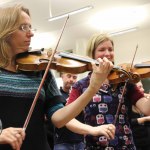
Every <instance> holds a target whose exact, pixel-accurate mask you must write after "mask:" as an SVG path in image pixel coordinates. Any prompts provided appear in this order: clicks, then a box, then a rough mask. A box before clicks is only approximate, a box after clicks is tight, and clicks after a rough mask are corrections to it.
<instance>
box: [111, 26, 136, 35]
mask: <svg viewBox="0 0 150 150" xmlns="http://www.w3.org/2000/svg"><path fill="white" fill-rule="evenodd" d="M135 30H137V27H133V28H128V29H124V30H120V31H116V32H111V33H109V35H111V36H114V35H120V34H124V33H127V32H131V31H135Z"/></svg>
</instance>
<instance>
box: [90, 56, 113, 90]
mask: <svg viewBox="0 0 150 150" xmlns="http://www.w3.org/2000/svg"><path fill="white" fill-rule="evenodd" d="M97 61H98V62H99V65H98V66H97V65H96V64H92V66H93V73H92V75H91V79H90V87H91V88H92V89H95V90H98V89H99V88H100V86H101V84H102V83H103V82H104V81H105V80H106V78H107V76H108V74H109V73H110V71H111V70H112V68H113V63H112V62H111V61H109V60H108V59H107V58H106V57H104V58H103V59H101V58H99V59H98V60H97Z"/></svg>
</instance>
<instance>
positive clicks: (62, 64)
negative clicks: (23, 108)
mask: <svg viewBox="0 0 150 150" xmlns="http://www.w3.org/2000/svg"><path fill="white" fill-rule="evenodd" d="M50 57H51V51H48V52H45V51H43V49H41V50H37V51H31V52H25V53H21V54H19V55H18V56H17V59H16V64H17V69H19V70H22V71H41V70H45V68H46V66H47V63H48V61H49V58H50ZM91 62H95V63H96V64H98V62H97V61H96V60H94V59H91V58H89V57H84V56H80V55H76V54H73V53H67V52H57V53H56V54H55V55H54V59H53V61H52V63H51V65H50V69H54V70H57V71H59V72H68V73H75V74H79V73H83V72H86V71H92V65H91ZM129 66H130V64H121V65H118V66H115V67H114V68H113V69H112V71H111V72H110V74H109V75H108V80H109V82H110V83H111V84H117V83H120V82H124V81H125V80H126V79H128V80H129V82H134V83H137V82H138V81H139V80H140V79H141V77H142V78H145V77H150V69H147V68H146V71H147V72H146V75H145V73H144V74H143V72H144V70H145V68H144V69H143V68H140V69H139V68H132V69H130V67H129Z"/></svg>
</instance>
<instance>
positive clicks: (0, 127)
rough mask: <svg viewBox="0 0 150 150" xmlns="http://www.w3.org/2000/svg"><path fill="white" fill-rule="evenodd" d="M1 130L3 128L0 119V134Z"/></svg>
mask: <svg viewBox="0 0 150 150" xmlns="http://www.w3.org/2000/svg"><path fill="white" fill-rule="evenodd" d="M2 130H3V126H2V121H1V120H0V135H1V133H2Z"/></svg>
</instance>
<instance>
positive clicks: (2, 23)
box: [0, 4, 30, 68]
mask: <svg viewBox="0 0 150 150" xmlns="http://www.w3.org/2000/svg"><path fill="white" fill-rule="evenodd" d="M22 11H24V12H25V13H27V14H28V15H29V16H30V13H29V10H28V9H27V8H25V7H23V6H22V5H21V4H15V5H14V6H9V7H1V8H0V67H1V68H4V67H6V66H7V65H8V62H9V57H8V56H9V55H8V53H9V50H10V46H9V44H8V39H9V36H10V35H11V34H12V33H13V32H15V31H16V30H17V29H18V28H19V25H20V21H21V12H22Z"/></svg>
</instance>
